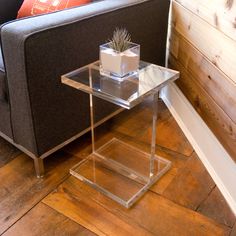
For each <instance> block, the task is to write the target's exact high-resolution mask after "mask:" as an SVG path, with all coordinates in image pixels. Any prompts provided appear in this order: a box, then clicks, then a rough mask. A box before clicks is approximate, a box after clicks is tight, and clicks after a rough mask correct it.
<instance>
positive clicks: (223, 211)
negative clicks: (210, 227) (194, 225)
mask: <svg viewBox="0 0 236 236" xmlns="http://www.w3.org/2000/svg"><path fill="white" fill-rule="evenodd" d="M197 211H198V212H200V213H202V214H203V215H205V216H207V217H210V218H212V219H214V220H215V221H217V222H219V223H221V224H224V225H228V226H229V227H233V225H234V223H235V220H236V218H235V216H234V214H233V212H232V211H231V209H230V208H229V206H228V205H227V202H226V201H225V199H224V197H223V196H222V194H221V193H220V191H219V189H218V188H214V189H213V191H212V192H211V193H210V195H209V197H208V198H206V200H205V201H204V202H203V203H202V204H201V205H200V206H199V208H198V210H197Z"/></svg>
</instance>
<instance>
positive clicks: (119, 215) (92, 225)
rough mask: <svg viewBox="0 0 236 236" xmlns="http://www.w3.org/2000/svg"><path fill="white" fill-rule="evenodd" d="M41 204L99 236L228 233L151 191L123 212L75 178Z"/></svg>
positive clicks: (214, 223)
mask: <svg viewBox="0 0 236 236" xmlns="http://www.w3.org/2000/svg"><path fill="white" fill-rule="evenodd" d="M43 202H44V203H45V204H47V205H48V206H50V207H52V208H53V209H55V210H57V211H58V212H60V213H61V214H64V215H65V216H67V217H69V218H71V219H73V220H74V221H76V222H77V223H79V224H81V225H83V226H84V227H86V228H88V229H89V230H91V231H93V232H95V233H97V234H99V235H103V234H106V235H143V234H142V233H145V231H144V232H141V231H140V229H138V227H139V228H140V227H141V228H142V229H143V228H144V229H145V230H146V231H147V232H150V233H152V234H153V235H160V236H161V235H163V236H166V235H176V236H177V235H209V236H212V235H215V236H217V235H229V233H230V229H229V228H228V227H226V226H224V225H221V224H218V223H216V222H214V221H213V220H211V219H209V218H207V217H205V216H202V215H201V214H199V213H197V212H194V211H192V210H189V209H187V208H184V207H181V206H179V205H177V204H175V203H173V202H172V201H169V200H168V199H165V198H163V197H161V196H160V195H158V194H156V193H153V192H151V191H148V192H147V193H146V194H145V195H144V196H143V197H142V198H141V199H140V200H139V201H138V203H137V204H135V205H134V206H133V207H132V208H131V209H126V208H124V207H122V206H120V205H119V204H117V203H115V202H114V201H112V200H111V199H109V198H107V197H105V196H104V195H102V194H100V193H98V192H97V191H96V190H94V189H93V188H91V187H89V186H87V185H85V184H84V183H82V182H81V181H79V180H77V179H76V178H74V177H70V178H69V179H67V180H66V181H65V182H64V183H63V184H62V185H61V186H60V187H59V188H58V189H57V191H54V192H53V193H51V194H50V195H48V196H47V197H46V198H45V199H44V200H43ZM65 205H66V207H64V206H65ZM118 225H120V228H119V229H118V228H117V227H118ZM121 225H122V226H121ZM127 227H128V228H127ZM121 228H122V229H121ZM137 229H138V231H137ZM138 232H139V234H138ZM131 233H132V234H131Z"/></svg>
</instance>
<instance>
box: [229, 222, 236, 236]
mask: <svg viewBox="0 0 236 236" xmlns="http://www.w3.org/2000/svg"><path fill="white" fill-rule="evenodd" d="M230 236H236V224H234V227H233V229H232V231H231V234H230Z"/></svg>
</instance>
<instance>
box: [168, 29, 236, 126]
mask: <svg viewBox="0 0 236 236" xmlns="http://www.w3.org/2000/svg"><path fill="white" fill-rule="evenodd" d="M170 52H171V54H172V56H174V57H175V59H176V60H177V61H178V62H179V63H181V64H182V65H183V66H184V68H185V69H186V71H188V72H189V73H190V74H191V75H192V76H193V77H194V78H196V80H197V82H198V83H199V85H200V86H201V87H202V88H203V89H204V90H205V91H207V93H208V94H209V95H210V96H211V97H212V99H213V100H214V101H215V102H216V103H217V104H218V105H219V106H220V108H221V109H222V110H224V112H225V113H226V114H227V115H228V116H229V117H230V118H231V119H232V121H233V122H234V123H236V109H234V108H235V107H236V96H235V94H236V85H235V84H234V83H233V82H232V81H231V80H230V79H229V78H228V77H227V76H226V75H225V74H224V73H222V71H220V70H219V69H218V68H217V67H216V66H215V65H213V64H212V63H211V62H210V61H209V60H208V59H207V58H206V57H205V56H204V55H203V54H202V53H201V52H200V51H198V50H197V49H196V48H195V47H194V46H193V45H192V44H190V43H189V42H188V41H186V40H185V38H184V37H182V36H181V35H180V34H178V33H177V32H176V31H175V30H174V29H172V33H171V38H170Z"/></svg>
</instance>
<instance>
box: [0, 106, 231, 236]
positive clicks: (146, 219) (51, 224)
mask: <svg viewBox="0 0 236 236" xmlns="http://www.w3.org/2000/svg"><path fill="white" fill-rule="evenodd" d="M159 108H160V113H159V118H158V136H157V154H158V155H160V156H163V157H164V158H166V159H169V160H171V161H172V168H171V170H170V171H169V172H167V174H166V175H164V176H163V177H162V178H161V179H160V181H159V182H157V183H156V184H155V185H154V186H153V187H152V188H151V189H150V190H149V191H148V192H147V193H146V194H145V195H144V196H143V197H142V198H141V199H140V200H139V201H138V202H137V203H136V204H135V205H134V206H133V207H131V208H130V209H126V208H124V207H122V206H120V205H119V204H117V203H116V202H114V201H112V200H110V199H108V198H107V197H105V196H103V195H102V194H100V193H98V192H96V191H95V190H94V189H92V188H91V187H89V186H87V185H85V184H84V183H83V182H81V181H79V180H78V179H75V178H74V177H73V176H70V175H69V169H70V168H71V167H72V166H73V165H75V163H77V162H79V161H80V160H82V159H83V158H85V157H86V156H87V155H88V154H89V153H90V151H91V145H90V135H89V134H86V135H84V136H83V137H81V138H79V139H78V140H76V141H75V142H73V143H72V144H70V145H68V146H66V147H65V148H63V149H62V150H60V151H58V152H57V153H55V154H53V155H52V156H51V157H48V158H47V159H46V160H45V166H46V175H45V177H44V178H43V179H37V178H36V177H35V175H34V169H33V161H32V160H31V159H30V158H29V157H27V156H26V155H25V154H23V153H21V152H20V151H18V150H16V149H15V148H14V147H13V146H11V145H10V144H8V143H7V142H5V141H4V140H2V139H0V179H1V181H0V235H4V236H9V235H10V236H11V235H24V236H28V235H29V236H31V235H33V236H34V235H35V236H38V235H49V236H51V235H69V236H70V235H96V234H97V235H115V236H116V235H125V236H126V235H135V236H136V235H158V236H159V235H160V236H162V235H163V236H169V235H170V236H171V235H173V236H179V235H181V236H182V235H186V236H188V235H191V236H192V235H196V236H198V235H199V236H202V235H209V236H215V235H229V236H235V235H236V225H235V221H236V218H235V216H234V215H233V213H232V212H231V210H230V209H229V207H228V205H227V203H226V202H225V200H224V198H223V197H222V195H221V193H220V192H219V190H218V188H217V187H216V186H215V184H214V182H213V180H212V179H211V177H210V176H209V174H208V173H207V171H206V169H205V168H204V166H203V165H202V163H201V161H200V160H199V159H198V157H197V155H196V153H195V152H194V150H193V149H192V147H191V145H190V144H189V142H188V141H187V140H186V138H185V137H184V135H183V133H182V132H181V130H180V128H179V127H178V125H177V124H176V122H175V121H174V119H173V117H172V116H171V114H170V113H169V111H168V110H167V108H166V107H165V106H164V105H163V103H162V102H159ZM150 109H151V108H150V106H149V102H147V103H144V104H142V105H141V106H138V107H137V108H135V109H134V110H133V111H131V112H132V113H131V114H130V113H128V112H126V111H125V112H123V113H121V114H120V115H119V116H118V117H116V118H114V119H112V120H110V121H109V122H108V124H105V126H104V127H102V128H104V129H107V130H108V125H109V133H110V134H111V133H112V134H116V135H118V136H122V138H123V139H124V140H125V141H126V142H127V143H129V144H132V145H134V146H137V147H139V148H142V149H143V150H145V151H146V150H147V149H148V143H147V139H148V138H149V137H150V134H151V132H150V129H149V128H148V127H147V125H146V123H147V122H149V121H150V120H151V112H150ZM110 125H111V126H110ZM103 135H104V134H103ZM108 136H109V135H108Z"/></svg>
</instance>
